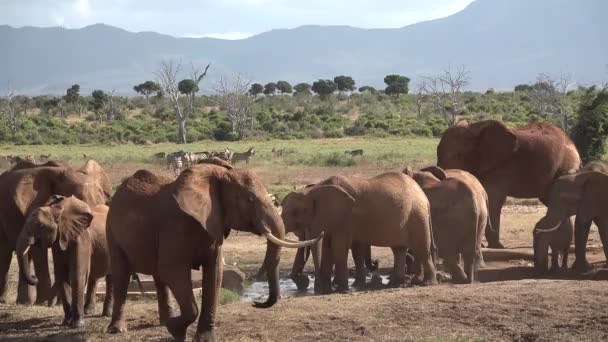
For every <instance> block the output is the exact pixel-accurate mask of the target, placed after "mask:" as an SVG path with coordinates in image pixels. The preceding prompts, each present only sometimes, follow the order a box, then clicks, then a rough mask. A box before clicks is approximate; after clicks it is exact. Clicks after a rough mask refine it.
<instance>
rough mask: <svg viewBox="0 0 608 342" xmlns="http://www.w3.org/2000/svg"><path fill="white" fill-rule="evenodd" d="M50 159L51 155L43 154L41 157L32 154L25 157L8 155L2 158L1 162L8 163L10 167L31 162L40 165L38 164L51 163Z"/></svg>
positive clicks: (0, 157) (0, 158)
mask: <svg viewBox="0 0 608 342" xmlns="http://www.w3.org/2000/svg"><path fill="white" fill-rule="evenodd" d="M50 157H51V155H50V154H41V155H39V156H34V155H31V154H30V155H24V156H13V155H8V156H0V160H3V161H5V162H8V163H9V164H10V165H15V164H17V163H20V162H30V163H33V164H38V163H46V162H47V161H49V158H50Z"/></svg>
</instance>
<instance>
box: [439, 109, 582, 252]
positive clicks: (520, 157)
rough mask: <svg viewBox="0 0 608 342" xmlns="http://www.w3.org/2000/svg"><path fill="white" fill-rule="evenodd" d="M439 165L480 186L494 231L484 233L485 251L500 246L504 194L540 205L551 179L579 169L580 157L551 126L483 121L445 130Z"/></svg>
mask: <svg viewBox="0 0 608 342" xmlns="http://www.w3.org/2000/svg"><path fill="white" fill-rule="evenodd" d="M437 165H438V166H439V167H441V168H443V169H461V170H465V171H468V172H470V173H472V174H473V175H475V176H476V177H477V178H478V179H479V181H480V182H481V184H483V186H484V188H485V189H486V191H487V193H488V199H489V205H490V221H491V222H492V226H493V228H494V230H486V239H487V240H488V247H491V248H502V247H503V246H502V244H501V242H500V212H501V210H502V206H503V205H504V203H505V199H506V198H507V196H512V197H517V198H539V199H540V200H541V201H543V203H544V202H545V201H546V196H547V194H548V190H549V186H550V185H551V184H552V183H553V181H554V180H555V179H556V178H558V177H560V176H562V175H566V174H572V173H575V172H576V171H578V170H579V169H580V167H581V159H580V157H579V154H578V151H577V150H576V146H575V145H574V143H573V142H572V140H570V138H568V136H567V135H566V133H564V131H563V130H561V129H560V128H559V127H556V126H555V125H553V124H551V123H548V122H544V123H532V124H529V125H527V126H524V127H514V128H510V127H507V126H506V125H505V124H503V123H502V122H500V121H496V120H487V121H480V122H476V123H472V124H468V123H466V122H461V123H459V124H457V125H455V126H453V127H450V128H448V129H447V130H446V131H445V132H444V133H443V136H442V138H441V141H440V142H439V146H438V147H437ZM564 224H567V222H566V221H564Z"/></svg>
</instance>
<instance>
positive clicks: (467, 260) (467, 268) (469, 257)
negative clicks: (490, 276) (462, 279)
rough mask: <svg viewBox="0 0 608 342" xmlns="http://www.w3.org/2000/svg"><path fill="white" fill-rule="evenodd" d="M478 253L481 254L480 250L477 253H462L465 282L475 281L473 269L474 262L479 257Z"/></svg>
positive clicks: (475, 262)
mask: <svg viewBox="0 0 608 342" xmlns="http://www.w3.org/2000/svg"><path fill="white" fill-rule="evenodd" d="M479 255H481V251H480V252H479V253H475V252H473V253H467V254H465V255H464V257H463V259H464V272H465V273H466V276H467V278H466V283H467V284H473V282H474V281H475V270H476V269H477V267H476V264H477V260H478V259H479Z"/></svg>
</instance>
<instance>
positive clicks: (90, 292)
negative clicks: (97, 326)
mask: <svg viewBox="0 0 608 342" xmlns="http://www.w3.org/2000/svg"><path fill="white" fill-rule="evenodd" d="M98 281H99V279H96V278H93V277H89V281H88V283H87V292H86V294H85V296H86V297H85V301H84V314H85V315H86V316H89V315H92V314H94V313H95V304H97V303H96V302H97V300H96V299H97V298H95V297H96V295H97V282H98Z"/></svg>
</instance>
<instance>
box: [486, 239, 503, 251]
mask: <svg viewBox="0 0 608 342" xmlns="http://www.w3.org/2000/svg"><path fill="white" fill-rule="evenodd" d="M488 248H493V249H505V246H504V245H503V244H502V242H500V241H492V242H488Z"/></svg>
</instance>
